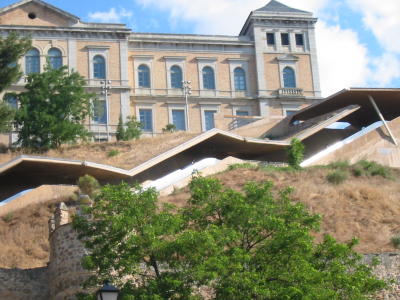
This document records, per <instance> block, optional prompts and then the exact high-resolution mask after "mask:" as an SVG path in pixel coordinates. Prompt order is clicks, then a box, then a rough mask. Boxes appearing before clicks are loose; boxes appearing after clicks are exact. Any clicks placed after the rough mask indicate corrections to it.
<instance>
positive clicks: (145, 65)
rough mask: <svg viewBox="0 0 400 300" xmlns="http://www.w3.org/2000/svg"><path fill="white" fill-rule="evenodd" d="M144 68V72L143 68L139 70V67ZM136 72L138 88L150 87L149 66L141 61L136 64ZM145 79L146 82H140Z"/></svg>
mask: <svg viewBox="0 0 400 300" xmlns="http://www.w3.org/2000/svg"><path fill="white" fill-rule="evenodd" d="M143 67H144V68H145V69H146V72H145V71H144V70H141V68H143ZM137 74H138V87H139V88H140V89H150V88H151V70H150V67H149V66H148V65H147V64H145V63H142V64H140V65H139V66H138V68H137ZM143 76H145V78H143ZM144 79H145V81H147V82H146V83H147V84H143V83H142V84H141V81H143V80H144Z"/></svg>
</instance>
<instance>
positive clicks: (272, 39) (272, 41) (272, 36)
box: [267, 32, 275, 45]
mask: <svg viewBox="0 0 400 300" xmlns="http://www.w3.org/2000/svg"><path fill="white" fill-rule="evenodd" d="M267 44H268V45H275V34H274V33H272V32H270V33H267Z"/></svg>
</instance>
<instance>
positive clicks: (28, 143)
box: [15, 66, 93, 149]
mask: <svg viewBox="0 0 400 300" xmlns="http://www.w3.org/2000/svg"><path fill="white" fill-rule="evenodd" d="M84 86H85V80H84V78H83V77H82V76H81V75H79V74H78V73H77V72H71V73H68V69H67V67H66V66H63V67H62V68H59V69H51V68H50V67H49V66H47V67H46V70H45V72H43V73H38V74H30V75H29V76H28V78H27V84H26V86H25V89H26V91H24V92H22V93H20V94H18V95H15V96H16V97H17V98H18V100H19V103H20V108H19V109H18V111H17V112H16V117H15V120H16V123H17V125H19V126H20V131H19V136H18V143H19V144H20V145H21V146H22V147H27V148H33V149H49V148H57V147H59V146H60V145H61V144H63V143H67V142H76V141H77V140H78V139H86V138H87V137H88V136H89V133H88V132H87V130H86V129H85V127H84V124H83V123H84V121H85V120H86V118H87V117H88V116H89V115H90V111H91V105H90V99H91V98H92V97H93V95H92V94H88V93H87V92H86V91H85V88H84Z"/></svg>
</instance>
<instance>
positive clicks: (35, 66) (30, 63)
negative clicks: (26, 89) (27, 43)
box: [25, 48, 40, 74]
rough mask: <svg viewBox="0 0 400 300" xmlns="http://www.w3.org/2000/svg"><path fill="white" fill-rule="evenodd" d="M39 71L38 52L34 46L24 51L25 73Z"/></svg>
mask: <svg viewBox="0 0 400 300" xmlns="http://www.w3.org/2000/svg"><path fill="white" fill-rule="evenodd" d="M39 72H40V53H39V50H38V49H36V48H32V49H31V50H29V51H28V52H27V53H26V56H25V73H26V74H32V73H39Z"/></svg>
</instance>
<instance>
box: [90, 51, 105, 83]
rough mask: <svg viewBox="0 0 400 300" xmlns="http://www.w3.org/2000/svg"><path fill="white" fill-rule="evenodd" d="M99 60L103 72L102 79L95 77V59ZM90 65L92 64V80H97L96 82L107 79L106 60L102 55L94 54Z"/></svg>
mask: <svg viewBox="0 0 400 300" xmlns="http://www.w3.org/2000/svg"><path fill="white" fill-rule="evenodd" d="M97 57H98V58H101V59H102V60H103V70H102V71H103V72H104V77H98V76H96V65H99V64H98V63H97V64H96V62H95V59H96V58H97ZM92 64H93V79H97V80H105V79H107V59H106V58H105V57H104V55H101V54H96V55H94V56H93V60H92Z"/></svg>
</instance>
